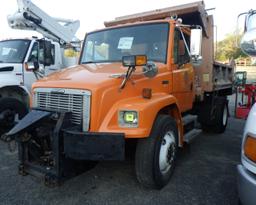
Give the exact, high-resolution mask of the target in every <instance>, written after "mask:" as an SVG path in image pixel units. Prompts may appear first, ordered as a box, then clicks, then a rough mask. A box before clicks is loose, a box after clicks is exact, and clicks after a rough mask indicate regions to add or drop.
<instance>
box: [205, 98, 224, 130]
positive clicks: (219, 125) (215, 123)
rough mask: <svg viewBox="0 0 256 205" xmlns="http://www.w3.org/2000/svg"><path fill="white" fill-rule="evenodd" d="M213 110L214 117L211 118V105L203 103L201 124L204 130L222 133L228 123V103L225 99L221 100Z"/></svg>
mask: <svg viewBox="0 0 256 205" xmlns="http://www.w3.org/2000/svg"><path fill="white" fill-rule="evenodd" d="M215 106H216V108H215V110H214V116H213V117H214V118H213V119H212V120H211V117H210V115H211V114H210V113H211V109H212V107H211V105H205V107H204V108H202V111H201V112H202V117H201V122H200V123H201V126H202V130H203V131H204V132H214V133H219V134H220V133H223V132H225V130H226V127H227V124H228V115H229V113H228V103H227V100H221V101H220V102H218V103H217V104H216V105H215Z"/></svg>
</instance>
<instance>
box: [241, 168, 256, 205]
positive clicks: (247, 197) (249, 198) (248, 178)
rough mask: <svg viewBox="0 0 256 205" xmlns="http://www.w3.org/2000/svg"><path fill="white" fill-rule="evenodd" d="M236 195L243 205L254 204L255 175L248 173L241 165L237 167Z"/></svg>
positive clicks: (255, 195) (255, 193) (255, 200)
mask: <svg viewBox="0 0 256 205" xmlns="http://www.w3.org/2000/svg"><path fill="white" fill-rule="evenodd" d="M237 171H238V193H239V197H240V200H241V202H242V204H243V205H255V203H256V175H254V174H252V173H251V172H250V171H248V170H247V169H246V168H245V167H244V166H243V165H238V166H237Z"/></svg>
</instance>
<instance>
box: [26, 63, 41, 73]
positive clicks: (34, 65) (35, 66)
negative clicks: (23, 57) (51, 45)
mask: <svg viewBox="0 0 256 205" xmlns="http://www.w3.org/2000/svg"><path fill="white" fill-rule="evenodd" d="M25 69H26V70H27V71H36V70H38V69H39V63H38V61H34V62H27V63H25Z"/></svg>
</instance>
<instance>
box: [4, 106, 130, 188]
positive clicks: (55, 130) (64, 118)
mask: <svg viewBox="0 0 256 205" xmlns="http://www.w3.org/2000/svg"><path fill="white" fill-rule="evenodd" d="M8 134H9V136H10V137H11V138H12V139H15V140H17V142H18V143H19V160H20V166H19V172H20V174H22V175H26V174H31V175H43V176H44V178H45V183H46V184H47V185H49V184H56V183H57V184H58V183H59V182H61V181H62V180H63V179H64V178H66V177H67V176H71V175H74V173H75V172H76V171H75V170H74V169H71V168H73V167H75V164H77V163H78V162H81V161H82V160H86V161H87V162H88V160H89V161H100V160H124V158H125V137H124V133H92V132H82V131H81V128H79V127H77V126H74V125H73V124H72V123H71V113H69V112H58V111H51V110H38V109H32V111H31V112H30V113H29V114H27V115H26V116H25V117H24V118H23V119H22V120H21V121H20V122H19V123H18V124H17V125H16V126H15V127H14V128H13V129H12V130H11V131H10V132H9V133H8ZM26 136H29V137H26Z"/></svg>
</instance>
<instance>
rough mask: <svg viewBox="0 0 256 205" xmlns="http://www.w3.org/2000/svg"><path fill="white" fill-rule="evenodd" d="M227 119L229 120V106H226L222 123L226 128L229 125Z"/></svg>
mask: <svg viewBox="0 0 256 205" xmlns="http://www.w3.org/2000/svg"><path fill="white" fill-rule="evenodd" d="M227 119H228V109H227V106H226V105H225V106H224V110H223V119H222V123H223V125H224V126H225V125H226V123H227Z"/></svg>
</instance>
